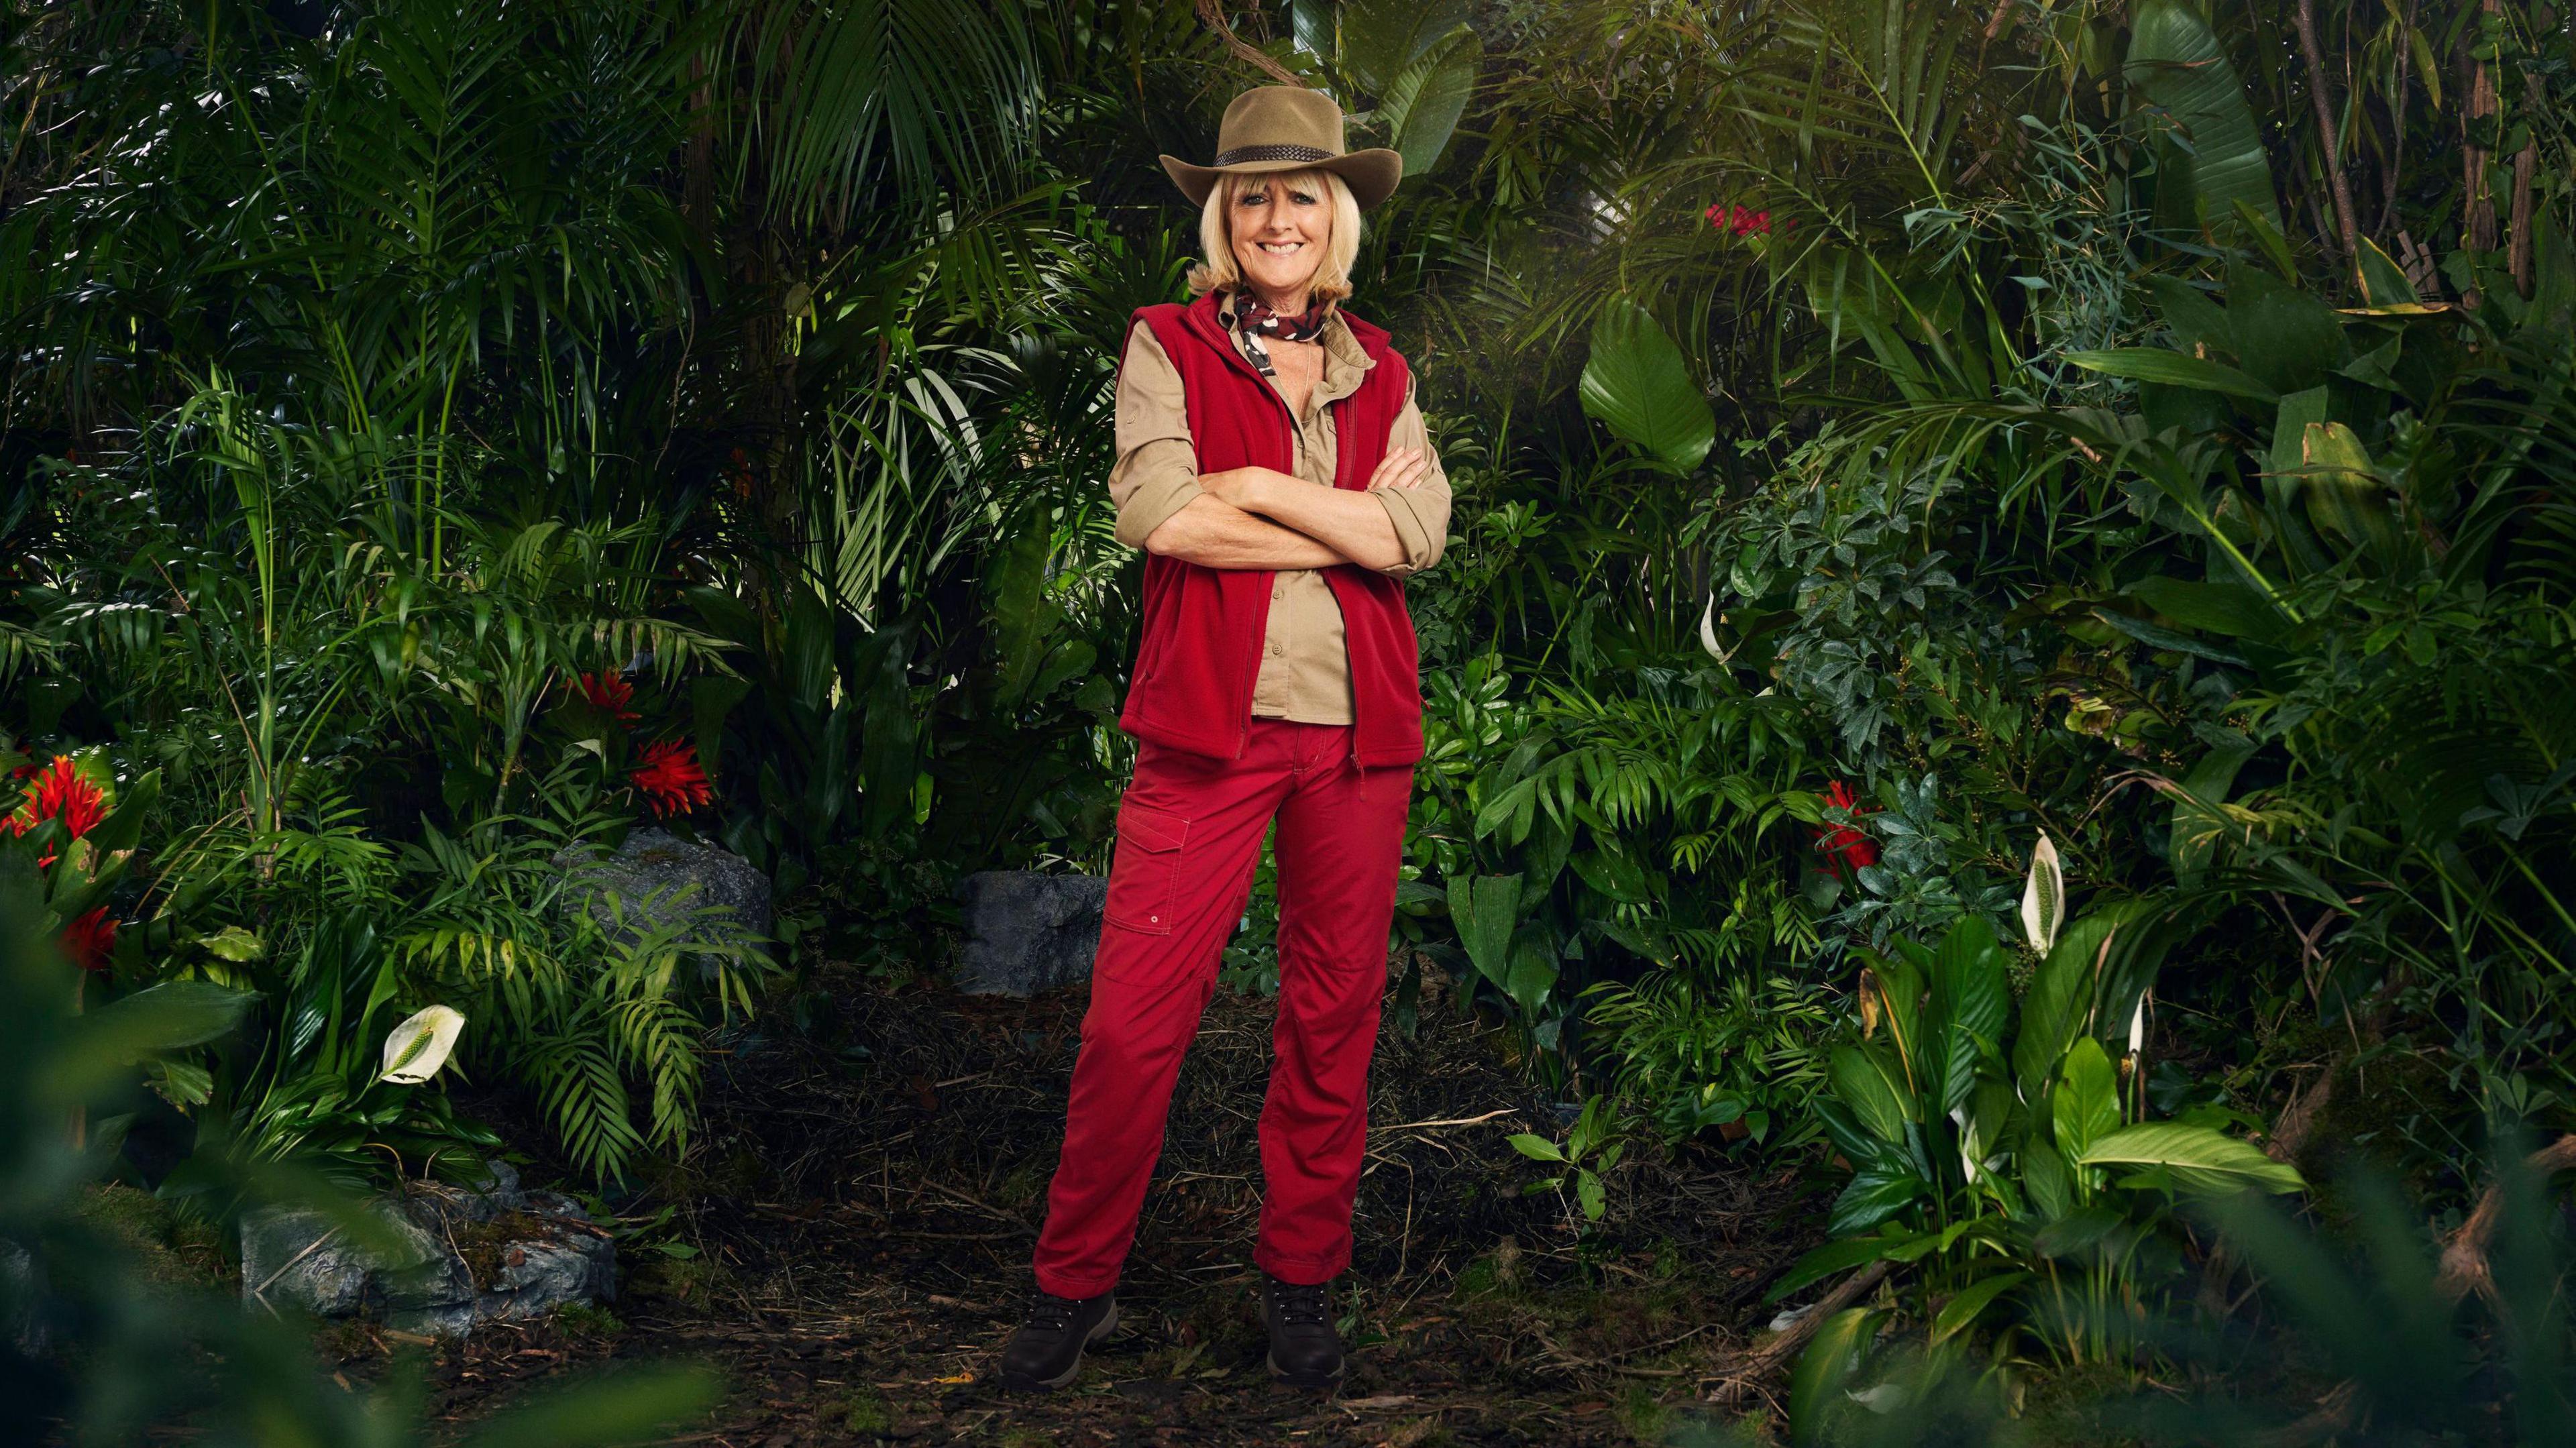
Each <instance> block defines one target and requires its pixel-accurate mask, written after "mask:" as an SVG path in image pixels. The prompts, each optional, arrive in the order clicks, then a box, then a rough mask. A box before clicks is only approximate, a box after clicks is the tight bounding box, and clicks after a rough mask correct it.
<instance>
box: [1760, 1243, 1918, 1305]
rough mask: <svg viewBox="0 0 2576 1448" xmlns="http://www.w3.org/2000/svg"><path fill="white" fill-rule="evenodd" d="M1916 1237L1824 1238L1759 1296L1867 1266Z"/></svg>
mask: <svg viewBox="0 0 2576 1448" xmlns="http://www.w3.org/2000/svg"><path fill="white" fill-rule="evenodd" d="M1917 1240H1919V1239H1918V1238H1914V1237H1849V1238H1845V1239H1844V1240H1842V1241H1840V1242H1827V1243H1826V1244H1825V1245H1823V1246H1821V1247H1818V1248H1817V1249H1816V1250H1814V1251H1812V1252H1810V1253H1808V1254H1807V1255H1806V1256H1804V1257H1801V1258H1799V1259H1798V1261H1797V1264H1796V1265H1795V1266H1792V1267H1791V1268H1790V1269H1789V1270H1788V1271H1787V1272H1785V1273H1783V1274H1781V1277H1780V1280H1779V1281H1777V1282H1774V1283H1772V1284H1771V1290H1770V1291H1768V1292H1765V1293H1763V1294H1762V1300H1763V1301H1765V1302H1777V1301H1779V1300H1780V1299H1781V1298H1783V1297H1786V1296H1788V1295H1789V1294H1790V1293H1792V1292H1795V1291H1797V1290H1798V1289H1799V1288H1801V1287H1804V1286H1806V1285H1807V1284H1808V1283H1810V1282H1821V1281H1823V1280H1824V1279H1825V1278H1828V1277H1831V1276H1833V1275H1834V1274H1835V1273H1837V1272H1848V1271H1850V1270H1851V1269H1852V1268H1854V1267H1866V1266H1868V1265H1869V1264H1870V1263H1872V1262H1876V1261H1878V1260H1879V1259H1881V1258H1883V1257H1885V1256H1887V1255H1888V1254H1889V1253H1891V1252H1894V1251H1896V1250H1897V1249H1898V1248H1900V1247H1904V1246H1907V1245H1909V1244H1911V1243H1913V1242H1915V1241H1917Z"/></svg>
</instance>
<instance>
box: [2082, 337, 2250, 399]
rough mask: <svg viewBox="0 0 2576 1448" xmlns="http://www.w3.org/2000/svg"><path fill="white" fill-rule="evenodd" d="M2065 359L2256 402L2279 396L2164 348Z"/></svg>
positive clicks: (2216, 365)
mask: <svg viewBox="0 0 2576 1448" xmlns="http://www.w3.org/2000/svg"><path fill="white" fill-rule="evenodd" d="M2066 360H2067V361H2069V362H2072V363H2074V364H2075V365H2076V366H2078V367H2081V368H2083V369H2084V370H2085V371H2087V372H2099V373H2101V374H2102V375H2103V376H2105V377H2127V378H2130V379H2132V380H2135V381H2138V382H2161V383H2164V384H2166V385H2167V386H2171V387H2190V388H2194V389H2197V390H2199V391H2202V392H2224V393H2227V394H2229V395H2230V396H2234V397H2246V398H2251V399H2253V400H2254V401H2256V402H2278V401H2280V400H2281V394H2279V393H2278V392H2275V391H2273V390H2272V389H2271V388H2269V387H2266V386H2264V385H2263V384H2262V383H2261V382H2258V381H2256V380H2255V379H2254V378H2252V377H2249V376H2247V375H2246V374H2244V373H2242V372H2239V371H2237V370H2236V369H2235V368H2233V367H2230V366H2228V365H2227V364H2225V363H2223V362H2212V361H2209V360H2208V359H2206V358H2201V357H2192V356H2187V355H2185V354H2183V353H2181V352H2174V351H2169V350H2167V349H2165V348H2163V347H2122V348H2119V349H2117V350H2115V351H2109V352H2069V353H2067V354H2066Z"/></svg>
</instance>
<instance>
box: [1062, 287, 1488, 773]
mask: <svg viewBox="0 0 2576 1448" xmlns="http://www.w3.org/2000/svg"><path fill="white" fill-rule="evenodd" d="M1318 340H1319V341H1321V342H1322V343H1323V347H1324V375H1323V377H1322V379H1321V380H1319V381H1318V382H1317V383H1316V384H1315V390H1314V392H1313V393H1312V394H1311V395H1310V396H1309V397H1308V398H1307V399H1306V412H1305V415H1304V416H1303V417H1300V418H1299V419H1298V420H1297V455H1296V462H1295V465H1294V466H1293V467H1291V468H1290V469H1289V471H1290V473H1291V474H1292V475H1293V476H1295V477H1297V478H1299V479H1301V480H1303V481H1305V482H1308V483H1312V484H1314V485H1316V486H1317V487H1324V488H1329V487H1331V486H1332V485H1333V472H1334V469H1335V467H1336V466H1337V464H1338V463H1339V461H1340V454H1339V452H1338V451H1337V444H1336V441H1335V438H1334V430H1333V411H1332V408H1331V407H1330V406H1329V404H1330V403H1333V402H1335V401H1338V400H1339V399H1341V398H1345V397H1348V396H1350V395H1351V394H1352V393H1354V392H1357V391H1359V388H1360V383H1361V382H1362V381H1363V380H1364V379H1366V378H1367V376H1368V369H1369V368H1371V367H1374V366H1376V365H1377V364H1376V363H1375V362H1372V361H1371V360H1369V355H1368V353H1366V352H1365V351H1362V350H1361V348H1360V344H1359V339H1357V338H1355V337H1353V336H1352V335H1351V329H1350V327H1349V326H1348V325H1346V324H1345V323H1344V322H1343V321H1342V319H1341V316H1340V315H1339V314H1338V313H1336V314H1335V315H1334V316H1333V318H1332V320H1331V321H1329V322H1327V323H1326V324H1325V326H1324V331H1323V335H1322V336H1321V337H1320V338H1319V339H1318ZM1272 385H1273V386H1274V387H1275V386H1277V384H1276V383H1273V384H1272ZM1386 445H1387V450H1388V451H1389V452H1393V451H1395V450H1396V449H1398V448H1419V449H1421V450H1422V455H1423V457H1424V458H1425V459H1426V460H1427V461H1428V463H1429V467H1428V468H1426V469H1425V470H1424V472H1423V475H1422V481H1421V482H1419V483H1417V484H1416V485H1414V486H1413V487H1410V488H1385V487H1380V488H1372V489H1370V490H1369V496H1370V497H1372V498H1375V499H1377V500H1378V502H1379V503H1381V504H1383V505H1384V506H1385V508H1386V515H1387V518H1388V519H1389V521H1391V522H1393V523H1394V525H1395V536H1396V539H1397V541H1398V542H1399V543H1400V544H1401V545H1402V546H1403V549H1404V561H1403V562H1401V563H1397V564H1392V565H1390V566H1388V567H1386V568H1384V569H1381V570H1379V571H1380V572H1383V573H1385V574H1387V575H1388V576H1390V577H1394V578H1408V577H1411V576H1412V575H1414V574H1416V573H1419V572H1421V571H1422V570H1423V569H1425V568H1429V567H1430V566H1431V565H1433V564H1434V563H1437V562H1439V561H1440V550H1441V549H1442V547H1443V546H1445V545H1446V544H1447V542H1448V540H1449V478H1448V475H1447V474H1445V473H1443V472H1442V471H1441V469H1440V457H1439V455H1438V454H1437V453H1435V452H1433V451H1432V450H1431V439H1430V436H1429V435H1428V433H1427V432H1426V431H1425V430H1424V428H1423V425H1422V409H1421V408H1420V407H1419V406H1418V405H1417V404H1416V403H1415V401H1414V398H1413V393H1412V387H1411V384H1410V383H1409V382H1408V383H1407V385H1406V391H1405V398H1404V409H1403V411H1401V412H1399V413H1397V414H1396V419H1395V425H1394V427H1393V428H1391V429H1390V430H1389V432H1388V434H1387V440H1386ZM1199 492H1200V489H1199V465H1198V450H1197V447H1196V445H1195V444H1193V443H1192V442H1191V440H1190V424H1189V413H1188V409H1187V407H1186V405H1185V403H1184V402H1183V400H1182V395H1181V374H1180V369H1178V368H1176V367H1174V366H1173V365H1172V359H1171V357H1170V356H1169V355H1167V354H1166V353H1165V352H1164V351H1163V344H1162V343H1161V342H1160V341H1158V340H1157V339H1156V338H1155V336H1154V332H1153V329H1152V328H1151V327H1149V326H1147V325H1146V324H1145V323H1143V322H1139V323H1137V324H1136V327H1135V330H1134V331H1132V332H1130V333H1128V335H1127V359H1126V363H1125V365H1124V366H1123V367H1121V368H1120V369H1119V374H1118V461H1117V464H1116V465H1115V466H1113V467H1112V468H1110V470H1109V500H1110V502H1111V503H1112V504H1113V505H1115V506H1116V507H1117V509H1118V541H1119V542H1121V543H1124V544H1126V545H1127V546H1128V547H1130V548H1142V547H1144V546H1145V539H1146V538H1147V537H1148V536H1149V535H1151V534H1152V533H1153V531H1154V530H1155V529H1157V528H1159V527H1161V526H1163V523H1164V522H1165V520H1167V519H1169V518H1170V517H1171V516H1172V515H1173V514H1174V513H1177V512H1179V511H1180V510H1181V509H1183V508H1185V507H1187V506H1189V501H1190V499H1192V498H1195V497H1197V496H1199ZM1252 713H1253V717H1255V718H1258V719H1290V720H1295V721H1297V722H1299V723H1304V724H1348V723H1350V722H1352V715H1351V665H1350V656H1349V654H1348V653H1347V652H1346V651H1345V649H1344V646H1343V640H1342V606H1341V604H1340V603H1339V602H1337V601H1335V599H1334V598H1333V590H1332V586H1331V585H1330V584H1328V583H1326V582H1325V581H1324V575H1323V574H1322V573H1321V572H1318V571H1316V570H1314V569H1305V568H1299V569H1283V570H1281V571H1280V572H1279V573H1278V574H1277V575H1276V576H1275V577H1274V578H1273V579H1272V581H1271V585H1270V622H1269V625H1268V627H1267V628H1266V629H1265V630H1264V633H1263V637H1262V643H1261V673H1260V676H1259V677H1258V678H1257V679H1255V680H1254V681H1253V686H1252Z"/></svg>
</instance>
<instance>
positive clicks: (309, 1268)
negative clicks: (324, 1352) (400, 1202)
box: [241, 1201, 464, 1317]
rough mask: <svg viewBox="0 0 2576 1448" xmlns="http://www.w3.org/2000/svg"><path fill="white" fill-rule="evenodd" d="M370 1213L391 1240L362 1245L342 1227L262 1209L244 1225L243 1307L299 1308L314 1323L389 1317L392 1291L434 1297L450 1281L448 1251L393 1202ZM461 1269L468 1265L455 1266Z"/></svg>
mask: <svg viewBox="0 0 2576 1448" xmlns="http://www.w3.org/2000/svg"><path fill="white" fill-rule="evenodd" d="M367 1210H368V1211H369V1213H370V1214H371V1215H372V1216H373V1217H374V1218H375V1221H376V1224H377V1226H378V1227H379V1228H381V1231H380V1232H379V1233H378V1234H377V1235H379V1236H381V1237H383V1238H384V1239H385V1240H384V1241H382V1242H378V1243H364V1242H361V1241H359V1240H358V1239H357V1238H355V1237H353V1236H352V1235H350V1233H349V1231H348V1230H347V1229H346V1228H345V1227H343V1226H342V1225H341V1224H340V1223H338V1222H336V1221H334V1220H332V1219H331V1218H330V1217H328V1216H326V1215H324V1214H323V1213H321V1212H316V1211H310V1210H307V1209H305V1208H302V1207H262V1208H260V1209H258V1210H256V1211H253V1212H250V1213H248V1214H246V1215H244V1216H243V1218H242V1223H241V1247H242V1300H243V1301H244V1302H245V1303H253V1304H259V1305H264V1306H268V1307H276V1308H283V1307H288V1306H293V1307H299V1308H302V1309H303V1310H304V1311H306V1312H309V1313H312V1314H313V1315H314V1316H316V1317H354V1316H357V1315H359V1314H361V1313H370V1312H377V1311H381V1310H383V1309H384V1308H385V1307H386V1306H387V1305H388V1302H389V1300H390V1299H389V1294H390V1292H391V1291H392V1290H393V1289H395V1288H396V1287H399V1288H400V1289H401V1290H402V1291H403V1292H404V1293H405V1295H406V1296H409V1297H417V1296H419V1295H421V1294H424V1293H433V1292H435V1291H436V1290H437V1289H438V1285H439V1283H440V1282H441V1280H442V1279H444V1278H445V1277H446V1276H447V1274H446V1273H445V1272H444V1271H443V1260H442V1259H445V1258H447V1257H450V1256H452V1255H453V1254H452V1253H450V1252H449V1251H448V1250H447V1244H446V1243H445V1242H443V1241H441V1240H440V1239H439V1238H438V1237H436V1236H433V1235H432V1234H431V1233H430V1232H429V1230H428V1229H426V1228H424V1227H423V1226H422V1225H421V1224H420V1223H418V1222H415V1221H413V1220H412V1218H411V1216H410V1214H409V1213H407V1212H404V1211H403V1210H401V1209H400V1208H399V1207H397V1206H396V1205H395V1204H393V1203H391V1202H384V1201H379V1202H374V1203H370V1204H369V1205H368V1208H367ZM457 1265H458V1267H459V1268H460V1269H461V1268H462V1267H463V1265H464V1264H462V1263H459V1264H457Z"/></svg>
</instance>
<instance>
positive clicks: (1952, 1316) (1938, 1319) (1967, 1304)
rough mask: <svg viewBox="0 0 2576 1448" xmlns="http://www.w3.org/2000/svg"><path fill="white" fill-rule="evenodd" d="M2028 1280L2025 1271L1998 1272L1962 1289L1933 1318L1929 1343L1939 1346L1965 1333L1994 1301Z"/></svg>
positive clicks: (2027, 1274)
mask: <svg viewBox="0 0 2576 1448" xmlns="http://www.w3.org/2000/svg"><path fill="white" fill-rule="evenodd" d="M2029 1280H2030V1274H2029V1273H2027V1272H1998V1273H1996V1274H1995V1275H1994V1276H1992V1277H1987V1278H1983V1279H1981V1280H1979V1281H1976V1282H1972V1283H1970V1284H1968V1285H1967V1286H1966V1287H1963V1288H1961V1289H1960V1290H1959V1292H1958V1294H1957V1295H1956V1296H1954V1297H1952V1298H1951V1299H1950V1300H1949V1301H1948V1302H1946V1303H1944V1304H1942V1307H1941V1311H1940V1312H1939V1314H1938V1315H1936V1316H1935V1317H1934V1318H1933V1319H1932V1341H1934V1342H1935V1343H1938V1342H1940V1341H1942V1340H1943V1339H1945V1338H1952V1337H1956V1336H1958V1335H1959V1334H1960V1333H1962V1332H1965V1331H1966V1330H1967V1329H1968V1328H1969V1327H1970V1326H1971V1325H1972V1324H1974V1323H1975V1322H1976V1320H1977V1318H1978V1316H1979V1314H1981V1313H1983V1312H1984V1311H1985V1310H1986V1308H1987V1307H1989V1306H1990V1305H1992V1304H1993V1302H1994V1300H1995V1299H1996V1298H1998V1297H2001V1296H2003V1295H2004V1294H2005V1293H2007V1292H2010V1291H2011V1290H2013V1289H2014V1288H2016V1287H2019V1286H2020V1285H2021V1284H2023V1283H2024V1282H2027V1281H2029Z"/></svg>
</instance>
